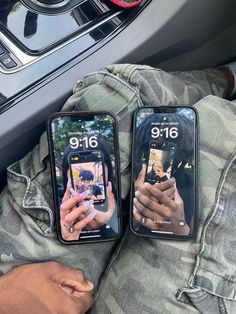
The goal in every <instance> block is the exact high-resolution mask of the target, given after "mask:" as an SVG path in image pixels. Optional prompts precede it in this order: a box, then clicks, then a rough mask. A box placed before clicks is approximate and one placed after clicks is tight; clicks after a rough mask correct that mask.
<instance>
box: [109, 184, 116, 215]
mask: <svg viewBox="0 0 236 314" xmlns="http://www.w3.org/2000/svg"><path fill="white" fill-rule="evenodd" d="M107 203H108V211H110V212H111V213H113V212H114V210H115V207H116V204H115V197H114V194H113V193H112V191H111V188H110V186H109V185H108V186H107Z"/></svg>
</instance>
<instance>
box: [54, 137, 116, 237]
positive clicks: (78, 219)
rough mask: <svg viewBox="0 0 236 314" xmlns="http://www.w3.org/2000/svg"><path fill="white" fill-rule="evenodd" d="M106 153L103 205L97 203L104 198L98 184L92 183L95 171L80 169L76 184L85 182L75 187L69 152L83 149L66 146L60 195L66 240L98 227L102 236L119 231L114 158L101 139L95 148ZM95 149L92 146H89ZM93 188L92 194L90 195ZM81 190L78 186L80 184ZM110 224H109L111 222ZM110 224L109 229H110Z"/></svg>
mask: <svg viewBox="0 0 236 314" xmlns="http://www.w3.org/2000/svg"><path fill="white" fill-rule="evenodd" d="M96 149H97V150H100V151H101V152H102V153H103V157H104V164H105V166H104V178H105V187H106V200H105V202H104V203H103V204H102V205H96V202H95V199H96V200H97V199H99V197H104V195H105V191H104V192H103V193H102V191H101V188H100V187H99V186H98V185H96V184H95V185H94V184H93V179H94V174H93V173H92V172H91V171H90V170H86V169H81V171H80V172H79V175H78V178H77V179H78V180H77V185H83V186H84V187H83V188H82V191H80V192H79V191H78V190H77V191H76V189H73V187H72V183H71V175H70V169H69V168H70V167H69V155H70V154H71V153H72V152H77V151H83V148H82V147H81V148H77V150H76V151H75V150H73V149H71V147H70V146H67V147H66V149H65V152H64V155H63V161H62V174H63V182H64V183H63V185H64V192H63V195H62V197H61V206H60V225H61V235H62V238H63V239H64V240H67V241H73V240H78V239H79V238H80V236H81V231H82V230H87V231H91V230H96V231H97V230H98V229H99V233H100V235H101V236H104V235H105V234H106V236H107V237H113V236H116V235H117V232H118V222H117V207H116V202H117V200H116V199H115V198H116V188H115V181H114V175H113V168H112V162H111V158H110V156H109V153H108V151H107V147H106V145H105V144H104V143H103V141H102V140H101V138H100V140H99V139H98V146H97V148H96ZM86 150H88V151H89V150H90V151H93V149H89V148H88V149H87V148H86ZM89 187H90V188H92V193H93V197H91V190H90V189H89ZM77 189H78V187H77ZM108 224H109V225H108ZM107 226H109V228H107Z"/></svg>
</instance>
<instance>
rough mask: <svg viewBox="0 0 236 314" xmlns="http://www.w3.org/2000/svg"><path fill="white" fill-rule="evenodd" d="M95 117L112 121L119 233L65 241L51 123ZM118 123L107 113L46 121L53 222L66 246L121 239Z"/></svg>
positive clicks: (75, 114)
mask: <svg viewBox="0 0 236 314" xmlns="http://www.w3.org/2000/svg"><path fill="white" fill-rule="evenodd" d="M95 115H109V116H110V117H111V118H112V119H113V130H114V156H115V161H116V169H115V174H116V181H117V191H116V193H117V218H118V224H119V233H117V235H116V236H114V237H110V238H106V239H104V238H97V239H82V240H81V239H78V240H65V239H64V238H63V237H62V235H61V226H60V205H59V204H58V192H57V189H56V184H57V180H56V171H55V158H54V149H53V137H52V129H51V125H52V121H53V120H54V119H55V118H58V117H65V116H67V117H68V116H71V117H73V119H75V118H76V117H77V118H79V117H80V118H81V119H85V118H86V117H88V118H89V119H92V116H95ZM117 125H118V122H117V119H116V116H115V115H114V114H113V113H112V112H109V111H76V112H75V111H74V112H55V113H53V114H51V115H50V116H49V117H48V119H47V137H48V150H49V157H50V170H51V179H52V190H53V204H54V222H55V224H54V225H55V227H56V234H57V238H58V240H59V241H60V242H61V243H63V244H67V245H73V244H85V243H97V242H107V241H112V240H116V239H118V238H120V237H121V235H122V231H123V222H122V207H121V198H120V195H121V183H120V154H119V142H118V128H117Z"/></svg>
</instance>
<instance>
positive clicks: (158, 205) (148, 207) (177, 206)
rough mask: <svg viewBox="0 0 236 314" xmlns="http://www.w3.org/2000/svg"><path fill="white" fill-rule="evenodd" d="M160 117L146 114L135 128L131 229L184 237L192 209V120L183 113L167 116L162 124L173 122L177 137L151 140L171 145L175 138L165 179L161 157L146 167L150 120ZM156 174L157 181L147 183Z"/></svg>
mask: <svg viewBox="0 0 236 314" xmlns="http://www.w3.org/2000/svg"><path fill="white" fill-rule="evenodd" d="M166 117H168V115H166ZM161 119H162V118H161V116H158V115H156V114H149V115H147V116H146V117H145V119H144V120H143V121H142V122H141V123H140V124H139V126H138V127H137V129H136V138H137V139H139V140H138V141H136V142H135V147H134V149H135V153H134V156H135V160H134V178H133V180H134V192H135V195H134V197H133V228H134V230H136V232H138V233H139V232H140V233H147V234H149V235H151V234H152V232H157V233H158V232H160V233H161V232H163V233H170V234H175V235H180V236H181V235H182V236H186V235H189V233H190V232H191V226H192V224H193V211H194V177H193V176H194V163H193V160H194V141H193V132H194V127H193V120H192V119H191V118H189V117H186V116H185V115H184V114H178V115H170V117H169V118H165V119H167V120H166V121H165V123H168V119H169V122H172V123H173V122H174V123H177V125H178V137H177V138H176V139H175V140H173V139H172V138H170V137H168V138H165V137H164V136H159V137H158V138H156V139H155V142H156V145H157V146H158V147H163V145H164V146H165V145H166V144H169V145H170V146H171V145H172V143H171V142H174V141H175V143H173V144H175V147H176V149H175V151H174V156H173V162H172V166H171V168H172V169H171V177H170V178H168V176H167V175H166V174H164V171H163V160H162V161H161V160H160V159H159V162H155V163H154V164H153V166H152V169H151V171H148V169H147V160H148V159H149V158H150V156H148V148H149V145H150V141H151V140H152V139H151V136H150V134H151V128H152V125H153V123H157V122H160V123H161ZM165 176H166V177H165ZM157 177H161V178H160V180H159V181H158V182H160V183H158V184H153V183H150V182H148V181H149V180H148V179H150V180H152V179H153V178H154V179H155V178H157ZM162 178H163V179H162ZM158 179H159V178H158Z"/></svg>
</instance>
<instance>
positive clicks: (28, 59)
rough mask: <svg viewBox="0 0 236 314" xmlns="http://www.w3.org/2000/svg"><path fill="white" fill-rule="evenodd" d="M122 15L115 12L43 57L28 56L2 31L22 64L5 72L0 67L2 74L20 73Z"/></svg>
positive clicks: (1, 37)
mask: <svg viewBox="0 0 236 314" xmlns="http://www.w3.org/2000/svg"><path fill="white" fill-rule="evenodd" d="M121 13H122V11H118V12H115V13H114V14H112V15H111V16H109V17H107V18H106V19H104V20H102V21H101V22H99V23H97V24H96V25H94V26H92V27H90V28H88V29H87V30H85V31H84V32H82V33H80V34H78V35H77V36H75V37H73V38H71V39H69V40H67V41H66V42H64V43H63V44H60V45H59V46H57V47H55V48H53V49H52V50H50V51H48V52H46V53H45V54H42V55H41V56H32V55H28V54H26V53H25V52H23V51H22V50H21V49H19V48H18V47H17V46H16V45H15V44H14V43H13V42H11V41H10V39H9V38H8V37H6V35H4V34H3V33H2V32H1V31H0V40H1V41H2V42H3V44H4V45H5V46H6V47H7V48H8V49H9V50H10V52H12V54H13V55H14V56H15V57H16V58H17V59H18V60H19V61H20V62H21V63H22V65H21V66H18V67H16V68H14V69H10V70H5V69H4V68H3V67H2V66H1V65H0V72H2V73H5V74H9V73H15V72H18V71H20V70H22V69H24V68H26V67H28V66H29V65H32V64H33V63H35V62H37V61H39V60H41V59H43V58H45V57H47V56H49V55H50V54H52V53H54V52H56V51H57V50H59V49H61V48H63V47H65V46H67V45H68V44H70V43H72V42H73V41H75V40H77V39H79V38H80V37H82V36H84V35H86V34H87V33H89V32H91V31H93V30H94V29H96V28H97V27H99V26H101V25H103V24H105V23H107V22H109V21H110V20H112V19H113V18H115V17H117V16H118V15H120V14H121Z"/></svg>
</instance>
